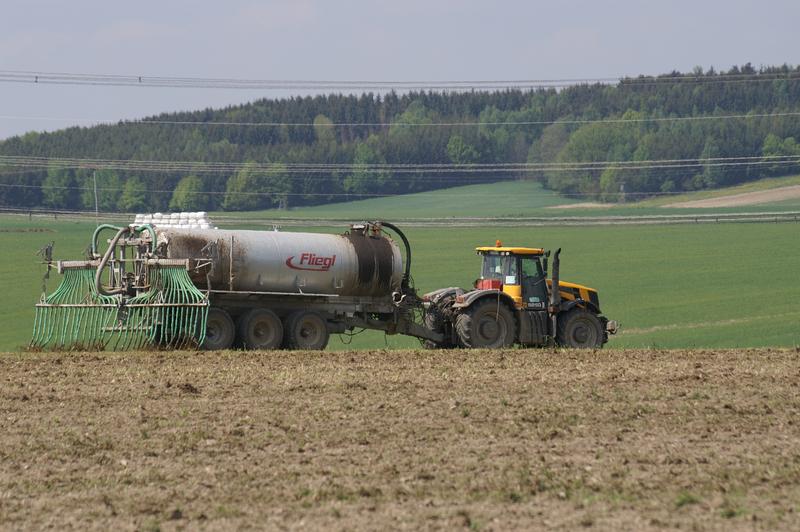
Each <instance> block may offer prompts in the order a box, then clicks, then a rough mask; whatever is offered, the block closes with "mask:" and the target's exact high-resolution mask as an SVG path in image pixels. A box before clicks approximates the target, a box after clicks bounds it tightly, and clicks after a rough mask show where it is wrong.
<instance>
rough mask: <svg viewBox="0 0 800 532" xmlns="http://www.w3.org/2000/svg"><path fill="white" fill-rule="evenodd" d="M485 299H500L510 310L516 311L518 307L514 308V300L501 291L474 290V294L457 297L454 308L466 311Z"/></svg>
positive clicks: (468, 293)
mask: <svg viewBox="0 0 800 532" xmlns="http://www.w3.org/2000/svg"><path fill="white" fill-rule="evenodd" d="M484 297H491V298H494V299H499V300H500V301H502V302H504V303H505V304H507V305H508V306H509V308H511V309H514V310H516V306H514V300H513V299H512V298H511V296H509V295H508V294H506V293H505V292H501V291H500V290H491V289H489V290H473V291H472V292H467V293H466V294H462V295H460V296H458V297H456V302H455V303H453V308H457V309H465V308H468V307H470V306H472V305H473V304H474V303H475V302H476V301H478V300H479V299H483V298H484Z"/></svg>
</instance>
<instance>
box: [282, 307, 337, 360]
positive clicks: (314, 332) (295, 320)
mask: <svg viewBox="0 0 800 532" xmlns="http://www.w3.org/2000/svg"><path fill="white" fill-rule="evenodd" d="M284 338H285V342H284V345H285V346H286V347H288V348H289V349H302V350H304V351H321V350H323V349H325V346H327V345H328V338H330V333H329V332H328V324H327V322H326V321H325V320H324V319H323V318H322V316H320V315H319V314H317V313H316V312H306V311H302V310H301V311H299V312H295V313H294V314H290V315H289V317H288V318H287V319H286V325H285V327H284Z"/></svg>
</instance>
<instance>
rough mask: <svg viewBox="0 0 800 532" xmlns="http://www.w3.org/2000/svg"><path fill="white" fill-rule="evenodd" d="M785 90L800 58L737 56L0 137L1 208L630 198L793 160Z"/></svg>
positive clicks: (782, 169)
mask: <svg viewBox="0 0 800 532" xmlns="http://www.w3.org/2000/svg"><path fill="white" fill-rule="evenodd" d="M797 102H800V67H792V66H788V65H783V66H778V67H760V68H758V69H756V68H755V67H753V66H752V65H750V64H746V65H744V66H740V67H733V68H731V69H729V70H727V71H719V72H718V71H715V70H714V69H708V70H703V69H701V68H699V67H698V68H696V69H695V70H694V71H692V72H688V73H681V72H671V73H668V74H664V75H660V76H640V77H632V78H624V79H621V80H619V81H617V82H616V83H600V82H595V83H579V84H571V85H569V86H564V87H540V88H528V89H504V90H497V91H444V92H442V91H439V92H436V91H423V92H404V93H396V92H387V93H383V94H374V93H366V94H361V95H356V94H328V95H320V96H302V97H301V96H298V97H292V98H284V99H260V100H257V101H254V102H252V103H247V104H243V105H238V106H232V107H228V108H224V109H205V110H201V111H195V112H185V113H171V114H161V115H158V116H154V117H150V118H145V119H142V120H140V121H131V122H120V123H117V124H106V125H98V126H92V127H71V128H68V129H64V130H60V131H57V132H52V133H36V132H31V133H27V134H25V135H21V136H17V137H12V138H8V139H6V140H3V141H0V206H3V207H6V208H47V209H59V210H94V209H95V200H97V203H98V205H97V207H98V208H99V209H100V210H102V211H122V212H136V211H167V210H188V211H196V210H226V211H241V210H258V209H267V208H291V207H295V206H301V205H313V204H322V203H330V202H339V201H347V200H349V199H359V198H363V197H365V196H380V195H394V194H405V193H412V192H420V191H425V190H432V189H439V188H445V187H451V186H457V185H463V184H469V183H477V182H481V183H485V182H493V181H499V180H507V179H533V180H537V181H540V182H542V184H543V185H544V186H545V187H546V188H547V189H550V190H553V191H556V192H558V193H560V194H563V195H565V196H574V197H580V198H587V199H593V200H597V201H606V202H616V201H630V200H631V199H632V198H642V197H648V196H652V195H657V194H665V193H674V192H680V191H691V190H700V189H710V188H716V187H721V186H729V185H733V184H737V183H742V182H746V181H751V180H755V179H760V178H762V177H767V176H777V175H785V174H792V173H797V172H798V171H799V170H800V164H798V161H800V144H799V143H798V140H797V139H800V112H799V111H800V110H798V105H797ZM31 158H37V159H36V161H35V162H31V160H32V159H31ZM734 158H736V159H735V160H734V161H732V162H728V161H730V160H731V159H734ZM65 159H71V161H66V160H65ZM101 161H105V162H101ZM108 161H114V162H115V163H113V164H111V163H108ZM686 161H694V162H690V163H686ZM169 162H180V163H181V164H174V165H173V164H166V163H169ZM145 163H146V164H145ZM190 163H191V164H190ZM593 163H596V164H593ZM610 163H614V164H610ZM415 165H421V166H415ZM95 191H96V192H95ZM95 194H96V197H95Z"/></svg>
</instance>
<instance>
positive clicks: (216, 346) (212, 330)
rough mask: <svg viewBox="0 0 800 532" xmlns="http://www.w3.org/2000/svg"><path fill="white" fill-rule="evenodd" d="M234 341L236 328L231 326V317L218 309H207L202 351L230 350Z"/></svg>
mask: <svg viewBox="0 0 800 532" xmlns="http://www.w3.org/2000/svg"><path fill="white" fill-rule="evenodd" d="M235 339H236V327H235V326H234V325H233V320H232V319H231V315H230V314H228V313H227V312H226V311H224V310H223V309H221V308H218V307H211V308H210V309H208V319H206V338H205V340H203V349H207V350H209V351H219V350H222V349H230V347H231V346H232V345H233V341H234V340H235Z"/></svg>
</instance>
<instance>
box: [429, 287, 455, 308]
mask: <svg viewBox="0 0 800 532" xmlns="http://www.w3.org/2000/svg"><path fill="white" fill-rule="evenodd" d="M463 293H464V289H462V288H459V287H457V286H450V287H448V288H440V289H439V290H434V291H433V292H428V293H427V294H425V295H423V296H422V300H423V301H430V302H431V303H433V304H434V305H438V304H439V302H440V301H442V300H443V299H445V298H446V297H453V298H455V297H457V296H460V295H461V294H463Z"/></svg>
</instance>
